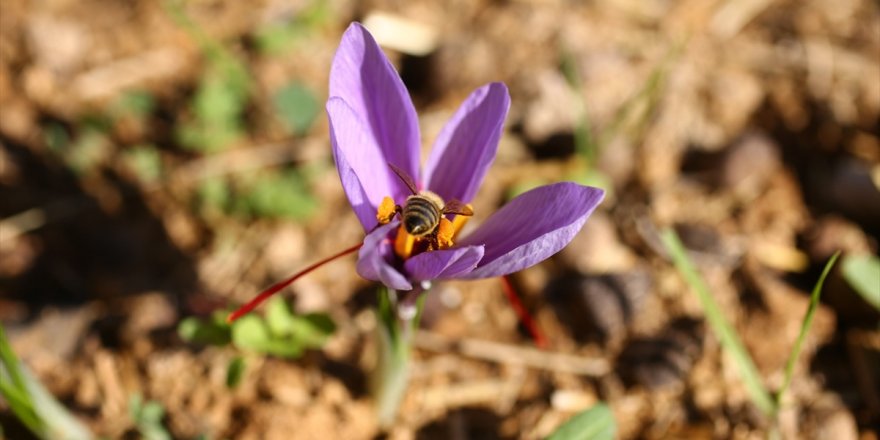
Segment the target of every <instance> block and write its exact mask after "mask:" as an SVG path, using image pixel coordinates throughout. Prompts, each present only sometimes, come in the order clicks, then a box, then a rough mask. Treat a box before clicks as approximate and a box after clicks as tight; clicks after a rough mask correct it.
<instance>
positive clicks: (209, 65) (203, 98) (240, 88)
mask: <svg viewBox="0 0 880 440" xmlns="http://www.w3.org/2000/svg"><path fill="white" fill-rule="evenodd" d="M165 5H166V8H167V10H168V12H169V13H170V14H171V16H172V18H174V19H175V21H176V22H177V24H178V25H179V26H180V27H181V28H183V29H184V30H185V31H187V33H189V34H190V35H191V36H192V37H193V38H194V39H195V40H196V41H197V42H198V43H199V45H200V46H201V50H202V54H203V56H204V57H205V69H204V71H203V72H202V76H201V78H200V79H199V85H198V88H197V89H196V94H195V96H194V97H193V101H192V103H191V105H190V109H191V111H192V119H191V120H189V121H187V122H186V123H184V124H182V125H181V126H180V128H179V130H178V132H177V139H178V141H179V142H180V144H181V145H182V146H183V147H184V148H187V149H190V150H193V151H198V152H202V153H214V152H217V151H222V150H224V149H226V147H228V146H229V145H230V144H231V143H232V142H233V141H235V140H237V139H238V138H240V137H241V136H242V134H243V133H244V124H243V122H242V115H243V113H244V109H245V106H246V105H247V104H248V101H249V100H250V91H251V76H250V73H249V72H248V70H247V68H246V67H245V65H244V63H242V62H241V60H239V59H238V58H237V57H236V56H235V55H234V54H232V53H231V52H230V51H229V50H228V49H226V48H225V47H224V46H223V45H222V44H220V43H218V42H217V41H215V40H214V39H212V38H211V37H209V36H208V35H207V34H206V33H205V32H204V31H203V30H202V29H201V28H200V27H199V26H198V25H197V24H196V23H195V22H193V21H192V20H191V19H190V18H189V16H187V15H186V13H185V12H184V5H183V2H181V1H177V0H171V1H168V2H166V3H165Z"/></svg>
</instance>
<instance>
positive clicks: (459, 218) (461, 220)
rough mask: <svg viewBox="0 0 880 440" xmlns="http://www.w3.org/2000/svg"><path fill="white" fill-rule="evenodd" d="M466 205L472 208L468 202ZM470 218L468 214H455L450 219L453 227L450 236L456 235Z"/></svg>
mask: <svg viewBox="0 0 880 440" xmlns="http://www.w3.org/2000/svg"><path fill="white" fill-rule="evenodd" d="M467 207H468V208H470V210H471V211H473V210H474V207H473V205H471V204H470V203H468V204H467ZM470 219H471V216H469V215H456V216H455V218H454V219H452V226H453V227H454V230H455V232H454V233H453V234H452V237H453V238H455V237H458V233H459V232H461V230H462V228H464V225H465V224H467V222H468V220H470Z"/></svg>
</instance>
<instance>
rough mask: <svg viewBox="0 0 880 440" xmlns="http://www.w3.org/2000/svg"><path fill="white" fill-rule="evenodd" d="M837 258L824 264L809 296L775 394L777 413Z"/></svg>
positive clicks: (836, 254)
mask: <svg viewBox="0 0 880 440" xmlns="http://www.w3.org/2000/svg"><path fill="white" fill-rule="evenodd" d="M839 256H840V251H838V252H837V253H835V254H834V255H833V256H832V257H831V259H830V260H828V263H826V264H825V269H824V270H822V275H820V276H819V281H816V285H815V286H813V293H812V294H811V295H810V305H809V307H807V313H806V314H805V315H804V320H803V321H802V323H801V331H800V333H799V334H798V337H797V339H796V340H795V343H794V346H793V347H792V349H791V353H790V354H789V356H788V363H787V364H786V366H785V378H784V380H783V382H782V387H780V388H779V392H778V393H777V394H776V409H777V411H778V410H779V408H780V407H781V405H782V396H783V394H785V390H787V389H788V385H789V384H790V383H791V377H792V375H793V373H794V363H795V361H796V360H797V357H798V355H799V354H800V352H801V345H803V343H804V339H805V338H806V337H807V332H808V331H809V330H810V324H812V322H813V314H814V313H816V308H817V307H819V296H820V295H821V294H822V285H823V284H825V278H826V277H827V276H828V273H829V272H831V268H832V267H834V263H835V262H836V261H837V257H839Z"/></svg>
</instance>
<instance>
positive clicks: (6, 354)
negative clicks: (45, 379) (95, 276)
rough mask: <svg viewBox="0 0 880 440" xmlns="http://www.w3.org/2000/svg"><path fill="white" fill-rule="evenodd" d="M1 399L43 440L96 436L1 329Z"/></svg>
mask: <svg viewBox="0 0 880 440" xmlns="http://www.w3.org/2000/svg"><path fill="white" fill-rule="evenodd" d="M0 397H2V398H3V400H4V401H5V402H6V404H7V405H9V409H10V410H12V413H13V414H15V417H17V418H18V420H19V421H21V423H22V424H23V425H24V426H25V427H26V428H27V429H29V430H30V431H31V432H32V433H34V435H36V436H37V437H39V438H42V439H61V440H88V439H91V438H93V437H92V434H91V433H90V432H89V431H88V429H86V428H85V426H83V425H82V423H80V421H79V420H77V419H76V417H74V416H73V415H72V414H70V412H68V411H67V409H66V408H64V406H62V405H61V404H60V403H58V401H57V400H55V398H54V397H53V396H52V394H50V393H49V392H48V391H47V390H46V389H45V388H43V385H42V384H40V382H39V381H37V380H36V379H35V378H34V377H33V376H32V375H31V374H30V372H28V370H27V368H25V366H24V364H22V363H21V361H19V359H18V357H16V356H15V353H14V352H13V351H12V347H11V346H10V344H9V340H8V339H6V332H5V330H4V329H3V326H0Z"/></svg>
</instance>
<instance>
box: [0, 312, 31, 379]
mask: <svg viewBox="0 0 880 440" xmlns="http://www.w3.org/2000/svg"><path fill="white" fill-rule="evenodd" d="M0 362H2V365H4V366H5V367H6V372H7V373H9V377H10V379H11V380H12V383H13V384H14V385H15V388H17V389H19V390H25V389H26V388H25V382H24V378H23V376H22V374H21V370H20V369H19V366H18V357H16V356H15V352H13V351H12V346H11V345H10V344H9V340H8V339H7V338H6V330H4V329H3V326H2V325H0Z"/></svg>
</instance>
